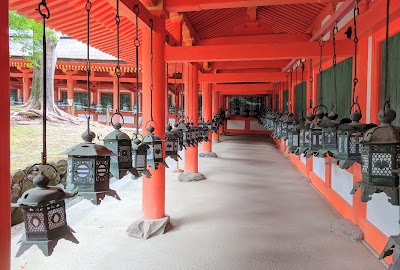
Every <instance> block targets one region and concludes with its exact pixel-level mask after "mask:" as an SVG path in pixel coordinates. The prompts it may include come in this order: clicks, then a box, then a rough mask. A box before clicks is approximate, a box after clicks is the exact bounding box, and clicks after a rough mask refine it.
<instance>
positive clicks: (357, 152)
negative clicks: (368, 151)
mask: <svg viewBox="0 0 400 270" xmlns="http://www.w3.org/2000/svg"><path fill="white" fill-rule="evenodd" d="M361 118H362V115H361V112H359V111H355V112H353V113H352V114H351V115H350V119H349V120H350V121H351V122H350V123H348V122H347V123H346V122H345V123H343V124H341V125H340V126H339V127H338V131H337V132H338V134H337V137H338V139H337V152H336V153H335V154H334V159H333V160H332V163H334V162H337V163H338V165H339V167H340V168H342V169H347V168H350V166H352V165H353V164H354V162H358V163H360V164H361V163H362V151H363V145H362V142H363V136H364V132H366V131H367V130H369V129H371V128H373V127H376V125H375V124H362V123H360V122H359V121H360V120H361ZM342 122H344V121H343V120H342Z"/></svg>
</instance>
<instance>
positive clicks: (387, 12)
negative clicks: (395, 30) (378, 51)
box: [383, 0, 390, 114]
mask: <svg viewBox="0 0 400 270" xmlns="http://www.w3.org/2000/svg"><path fill="white" fill-rule="evenodd" d="M389 9H390V0H387V2H386V39H385V46H386V48H385V60H386V63H385V71H386V72H385V93H384V94H385V103H387V104H388V105H389V108H390V96H389V97H388V83H389ZM383 113H384V114H385V110H383Z"/></svg>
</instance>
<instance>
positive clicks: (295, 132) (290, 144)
mask: <svg viewBox="0 0 400 270" xmlns="http://www.w3.org/2000/svg"><path fill="white" fill-rule="evenodd" d="M304 120H305V119H304V118H302V119H300V120H298V119H297V118H296V119H295V121H294V123H293V127H292V128H291V129H289V130H288V135H287V145H286V147H285V149H288V151H289V153H292V154H293V153H295V152H296V150H297V148H298V147H299V146H300V129H301V127H302V126H303V123H304Z"/></svg>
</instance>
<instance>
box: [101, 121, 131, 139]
mask: <svg viewBox="0 0 400 270" xmlns="http://www.w3.org/2000/svg"><path fill="white" fill-rule="evenodd" d="M113 127H114V130H113V131H111V132H110V133H108V134H107V136H105V137H104V140H105V141H113V140H130V139H131V138H129V136H128V134H126V133H125V132H122V131H121V130H120V128H121V127H122V125H121V124H120V123H115V124H114V125H113Z"/></svg>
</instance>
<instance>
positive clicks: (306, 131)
mask: <svg viewBox="0 0 400 270" xmlns="http://www.w3.org/2000/svg"><path fill="white" fill-rule="evenodd" d="M306 118H307V121H306V122H305V123H304V124H303V125H302V126H301V127H300V143H299V147H298V148H297V150H296V152H294V154H295V155H300V154H305V153H306V152H307V151H308V149H309V148H310V141H311V125H312V123H313V121H314V119H315V115H314V114H313V113H310V114H308V115H307V117H306Z"/></svg>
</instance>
